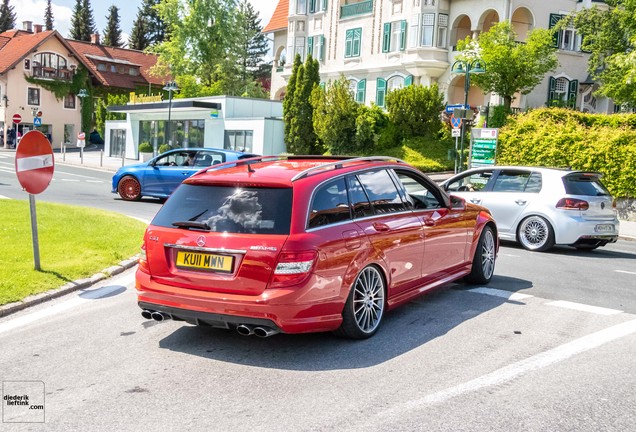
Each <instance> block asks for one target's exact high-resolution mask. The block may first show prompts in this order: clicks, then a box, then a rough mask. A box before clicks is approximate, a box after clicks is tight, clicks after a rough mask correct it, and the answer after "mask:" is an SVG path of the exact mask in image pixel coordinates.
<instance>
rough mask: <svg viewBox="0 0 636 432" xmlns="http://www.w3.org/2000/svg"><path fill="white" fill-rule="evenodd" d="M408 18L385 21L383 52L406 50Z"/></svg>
mask: <svg viewBox="0 0 636 432" xmlns="http://www.w3.org/2000/svg"><path fill="white" fill-rule="evenodd" d="M406 25H407V24H406V20H401V21H393V22H390V23H384V31H383V33H382V52H391V51H404V49H405V48H406Z"/></svg>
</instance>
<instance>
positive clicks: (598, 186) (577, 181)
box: [563, 175, 610, 196]
mask: <svg viewBox="0 0 636 432" xmlns="http://www.w3.org/2000/svg"><path fill="white" fill-rule="evenodd" d="M563 185H564V186H565V193H566V194H569V195H587V196H609V195H610V193H609V191H608V190H607V189H606V188H605V186H603V183H601V180H600V179H599V178H598V177H597V176H585V175H568V176H565V177H563Z"/></svg>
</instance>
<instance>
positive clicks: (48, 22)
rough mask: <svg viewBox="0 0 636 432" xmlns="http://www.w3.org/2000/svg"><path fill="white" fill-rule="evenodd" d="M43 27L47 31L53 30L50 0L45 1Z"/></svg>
mask: <svg viewBox="0 0 636 432" xmlns="http://www.w3.org/2000/svg"><path fill="white" fill-rule="evenodd" d="M44 25H45V26H46V29H47V30H53V8H52V6H51V0H47V1H46V9H44Z"/></svg>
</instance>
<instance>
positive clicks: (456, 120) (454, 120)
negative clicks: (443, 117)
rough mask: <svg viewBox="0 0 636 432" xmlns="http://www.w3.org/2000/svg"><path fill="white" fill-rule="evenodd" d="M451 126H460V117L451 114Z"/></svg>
mask: <svg viewBox="0 0 636 432" xmlns="http://www.w3.org/2000/svg"><path fill="white" fill-rule="evenodd" d="M450 122H451V126H452V127H453V129H457V128H459V127H461V125H462V119H461V117H455V114H453V115H451V119H450Z"/></svg>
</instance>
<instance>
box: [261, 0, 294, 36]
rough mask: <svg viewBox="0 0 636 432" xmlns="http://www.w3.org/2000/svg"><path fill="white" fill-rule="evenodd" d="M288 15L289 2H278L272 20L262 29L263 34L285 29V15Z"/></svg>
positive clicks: (284, 0) (287, 0) (281, 0)
mask: <svg viewBox="0 0 636 432" xmlns="http://www.w3.org/2000/svg"><path fill="white" fill-rule="evenodd" d="M288 13H289V0H278V5H276V9H275V10H274V14H273V15H272V19H270V20H269V23H267V25H266V26H265V28H264V29H263V33H272V32H275V31H277V30H282V29H286V28H287V14H288Z"/></svg>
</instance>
